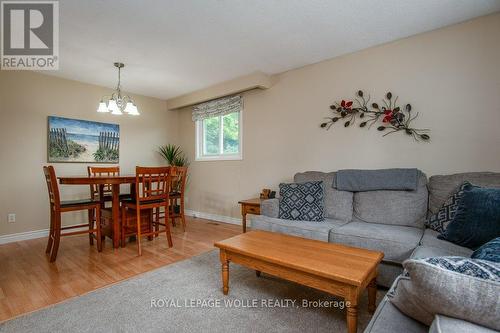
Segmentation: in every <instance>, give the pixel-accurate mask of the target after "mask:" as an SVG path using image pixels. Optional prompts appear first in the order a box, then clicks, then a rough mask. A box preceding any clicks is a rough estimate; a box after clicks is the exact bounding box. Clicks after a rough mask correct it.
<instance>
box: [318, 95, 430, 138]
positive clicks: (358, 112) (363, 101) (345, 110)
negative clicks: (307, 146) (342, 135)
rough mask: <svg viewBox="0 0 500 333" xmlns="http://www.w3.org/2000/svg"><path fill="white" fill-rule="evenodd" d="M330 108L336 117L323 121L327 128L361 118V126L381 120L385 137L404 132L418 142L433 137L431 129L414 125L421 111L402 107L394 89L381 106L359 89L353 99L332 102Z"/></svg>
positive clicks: (352, 123) (352, 122) (368, 125)
mask: <svg viewBox="0 0 500 333" xmlns="http://www.w3.org/2000/svg"><path fill="white" fill-rule="evenodd" d="M330 109H331V111H332V112H333V117H327V118H326V121H325V122H323V123H322V124H321V128H324V129H326V130H329V129H330V127H331V126H332V125H333V124H334V123H336V122H338V121H342V122H344V127H349V126H352V125H354V124H355V122H356V120H357V119H358V118H359V120H360V121H361V122H360V123H359V127H368V128H371V127H372V126H373V125H374V124H376V123H379V124H380V125H379V126H377V130H379V131H381V132H382V131H386V133H385V134H384V135H383V136H386V135H389V134H392V133H396V132H401V131H403V132H404V133H406V134H407V135H410V136H412V137H413V138H414V139H415V140H416V141H420V140H423V141H429V139H430V136H429V134H428V133H429V131H430V130H429V129H426V128H415V127H413V126H412V122H413V121H414V120H415V119H416V118H417V117H418V112H417V113H415V112H414V111H412V107H411V105H410V104H406V105H405V106H404V108H401V107H400V106H399V104H398V96H396V97H394V96H392V93H391V92H388V93H387V94H385V98H384V99H383V100H382V103H381V105H379V104H378V103H371V104H370V96H368V97H365V94H364V93H363V91H362V90H359V91H358V92H357V93H356V97H355V99H354V100H353V101H351V100H342V101H340V102H335V103H334V104H332V105H330ZM380 122H381V123H380Z"/></svg>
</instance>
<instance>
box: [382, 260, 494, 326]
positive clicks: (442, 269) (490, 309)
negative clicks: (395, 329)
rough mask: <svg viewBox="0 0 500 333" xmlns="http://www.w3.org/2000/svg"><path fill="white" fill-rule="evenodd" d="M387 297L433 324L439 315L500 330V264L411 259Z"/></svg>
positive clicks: (414, 316)
mask: <svg viewBox="0 0 500 333" xmlns="http://www.w3.org/2000/svg"><path fill="white" fill-rule="evenodd" d="M403 267H404V269H405V270H406V272H407V274H406V275H400V276H399V277H398V279H397V280H396V282H395V283H394V285H393V288H392V289H391V291H390V292H388V293H387V297H388V298H389V300H390V302H391V303H392V304H393V305H394V306H395V307H397V308H398V309H399V310H400V311H401V312H403V313H404V314H406V315H407V316H409V317H411V318H413V319H415V320H418V321H420V322H422V323H424V324H425V325H430V324H431V323H432V321H433V320H434V317H435V315H436V314H441V315H445V316H448V317H453V318H458V319H462V320H466V321H469V322H472V323H475V324H478V325H481V326H485V327H488V328H492V329H494V330H499V329H500V321H499V320H498V318H500V306H499V298H498V290H499V289H500V264H497V263H495V262H491V261H486V260H478V259H470V258H464V257H435V258H425V259H417V260H415V259H409V260H406V261H405V262H404V263H403Z"/></svg>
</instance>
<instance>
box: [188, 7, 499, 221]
mask: <svg viewBox="0 0 500 333" xmlns="http://www.w3.org/2000/svg"><path fill="white" fill-rule="evenodd" d="M273 79H274V80H275V81H276V83H275V84H274V85H273V87H272V88H270V89H268V90H265V91H252V92H248V93H245V94H244V105H245V107H244V117H243V118H244V119H243V126H244V132H243V133H244V134H243V135H244V144H243V147H244V150H243V154H244V159H243V161H225V162H223V161H217V162H193V163H192V164H191V171H190V172H191V179H190V184H189V193H188V204H187V205H188V208H189V209H193V210H195V211H200V212H205V213H212V214H218V215H226V216H233V217H238V216H239V208H238V206H237V204H236V203H237V201H238V200H239V199H244V198H249V197H255V196H257V195H258V193H259V192H260V190H261V189H262V188H264V187H271V188H273V189H276V188H277V186H278V184H279V182H281V181H290V180H291V179H292V177H293V175H294V173H296V172H298V171H304V170H324V171H332V170H337V169H340V168H387V167H418V168H420V169H422V170H423V171H424V172H426V173H427V174H428V175H433V174H439V173H453V172H461V171H482V170H491V171H500V132H499V131H500V14H496V15H492V16H487V17H484V18H480V19H476V20H473V21H469V22H466V23H463V24H459V25H455V26H451V27H448V28H444V29H440V30H436V31H433V32H429V33H425V34H422V35H418V36H414V37H411V38H407V39H403V40H399V41H396V42H393V43H390V44H386V45H382V46H379V47H374V48H370V49H367V50H364V51H360V52H356V53H353V54H350V55H347V56H343V57H339V58H335V59H332V60H328V61H325V62H321V63H318V64H315V65H311V66H306V67H303V68H299V69H296V70H292V71H289V72H286V73H283V74H280V75H277V76H276V77H274V78H273ZM358 89H364V90H365V91H366V92H369V93H370V94H371V95H372V96H373V97H376V98H377V99H378V98H381V97H382V96H383V95H384V94H385V92H386V91H387V90H390V91H392V92H393V94H396V95H399V96H400V101H401V102H403V103H411V104H412V105H413V108H414V110H415V111H418V112H420V114H421V116H420V118H419V119H418V120H417V121H416V123H415V124H416V125H417V126H418V127H428V128H430V129H431V130H432V132H431V135H432V141H431V142H430V143H416V142H413V141H412V140H411V139H410V138H408V137H406V136H405V135H404V134H402V133H397V134H392V135H391V136H388V137H385V138H382V137H381V134H380V133H379V132H377V131H376V130H371V131H368V130H367V129H363V130H362V129H359V128H344V127H343V126H342V124H337V126H334V127H332V129H331V130H330V131H328V132H326V131H324V130H321V129H320V128H319V127H318V125H319V123H320V122H321V121H322V118H323V117H325V116H328V115H329V109H328V106H329V105H330V104H331V103H332V102H333V101H335V100H338V99H341V98H342V97H346V98H350V97H351V96H353V94H354V93H355V91H357V90H358ZM339 125H340V126H339ZM194 138H195V131H194V123H193V122H192V121H191V114H190V108H186V109H183V110H182V111H180V114H179V139H180V141H179V142H180V143H181V144H182V146H183V147H184V149H186V150H187V151H188V153H189V157H190V159H191V160H193V159H194V151H195V142H194V140H195V139H194Z"/></svg>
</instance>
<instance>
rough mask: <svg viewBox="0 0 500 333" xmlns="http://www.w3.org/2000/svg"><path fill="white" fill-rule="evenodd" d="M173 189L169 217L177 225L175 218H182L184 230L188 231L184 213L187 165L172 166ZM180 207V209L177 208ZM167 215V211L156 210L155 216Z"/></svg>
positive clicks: (158, 217)
mask: <svg viewBox="0 0 500 333" xmlns="http://www.w3.org/2000/svg"><path fill="white" fill-rule="evenodd" d="M170 170H171V171H170V175H171V183H172V189H171V190H170V194H169V199H170V212H169V217H170V219H171V221H172V225H173V226H175V220H176V219H177V218H180V219H181V223H182V230H183V231H186V217H185V214H184V193H185V191H186V180H187V170H188V168H187V167H185V166H184V167H180V166H171V167H170ZM177 207H179V211H176V208H177ZM164 217H165V212H164V211H163V210H160V209H159V208H157V209H156V210H155V212H154V218H155V219H156V220H159V219H161V218H164Z"/></svg>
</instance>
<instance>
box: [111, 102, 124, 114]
mask: <svg viewBox="0 0 500 333" xmlns="http://www.w3.org/2000/svg"><path fill="white" fill-rule="evenodd" d="M108 109H109V110H110V111H111V114H114V115H121V114H122V112H121V111H120V108H119V107H118V104H116V101H115V100H114V99H110V100H109V103H108Z"/></svg>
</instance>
